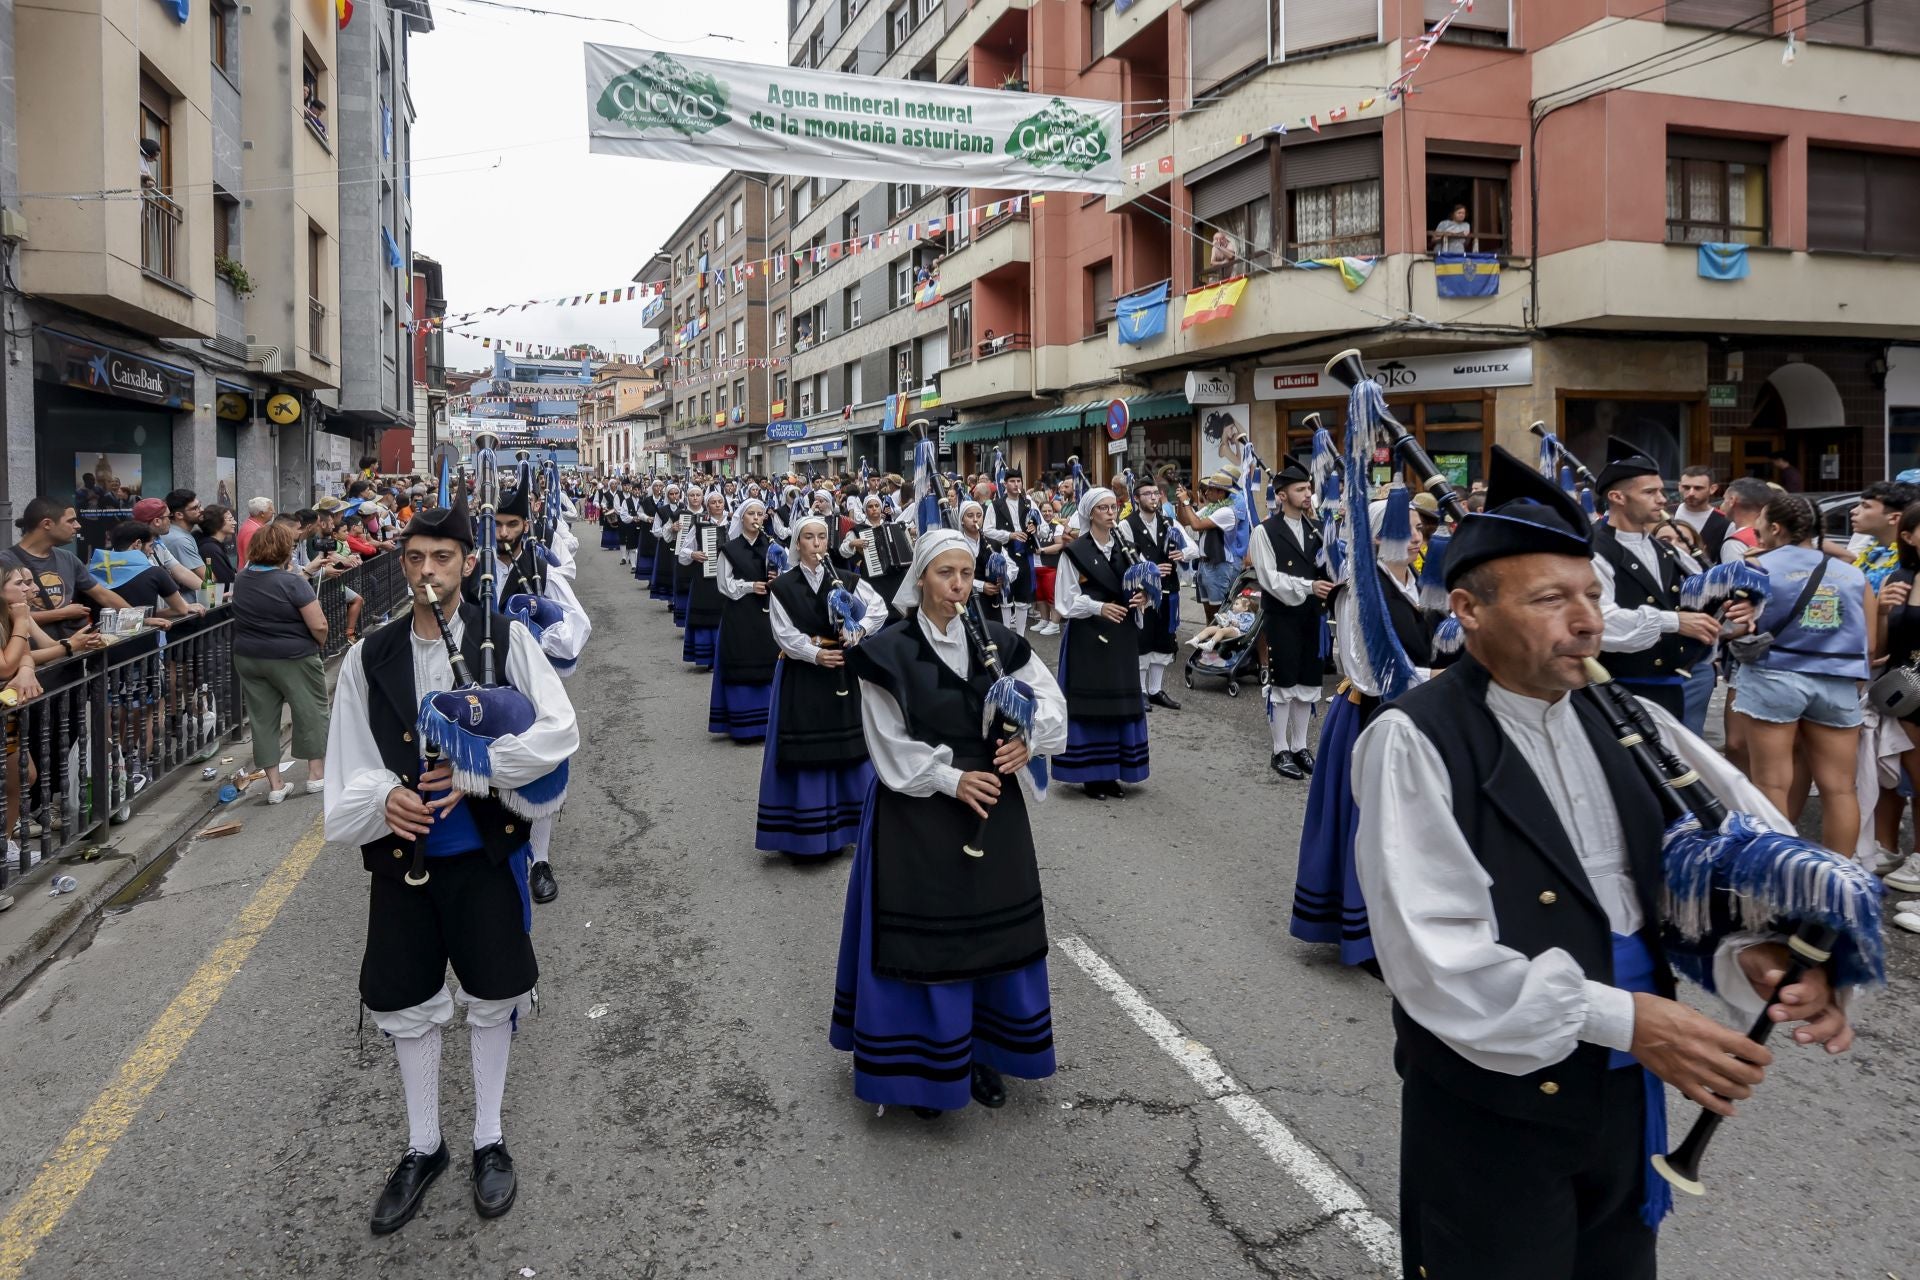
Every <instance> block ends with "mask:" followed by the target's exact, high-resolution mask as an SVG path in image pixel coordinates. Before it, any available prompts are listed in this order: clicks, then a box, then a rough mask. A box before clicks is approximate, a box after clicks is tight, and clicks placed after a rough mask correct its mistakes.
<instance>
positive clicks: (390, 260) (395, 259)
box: [380, 227, 407, 271]
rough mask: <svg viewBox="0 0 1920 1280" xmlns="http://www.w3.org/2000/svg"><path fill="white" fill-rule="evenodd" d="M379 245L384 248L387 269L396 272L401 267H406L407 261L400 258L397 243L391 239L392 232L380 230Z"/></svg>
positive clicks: (384, 229) (383, 228)
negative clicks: (389, 268)
mask: <svg viewBox="0 0 1920 1280" xmlns="http://www.w3.org/2000/svg"><path fill="white" fill-rule="evenodd" d="M380 243H381V244H382V245H385V246H386V250H387V265H388V266H389V267H391V268H392V269H393V270H395V271H398V270H399V269H400V268H401V267H404V266H406V265H407V260H406V259H405V258H403V257H401V256H400V244H399V242H398V241H396V240H395V239H394V238H393V232H391V231H389V230H387V229H386V228H385V227H382V228H380Z"/></svg>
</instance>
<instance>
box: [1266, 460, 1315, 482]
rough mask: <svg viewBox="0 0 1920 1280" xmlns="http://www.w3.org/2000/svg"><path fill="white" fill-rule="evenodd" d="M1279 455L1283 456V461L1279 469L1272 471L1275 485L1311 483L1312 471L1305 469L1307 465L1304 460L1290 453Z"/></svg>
mask: <svg viewBox="0 0 1920 1280" xmlns="http://www.w3.org/2000/svg"><path fill="white" fill-rule="evenodd" d="M1280 456H1281V457H1282V458H1284V459H1285V461H1283V462H1282V463H1281V464H1280V469H1279V470H1278V471H1276V472H1274V473H1273V483H1274V484H1275V485H1286V484H1311V483H1312V482H1313V473H1312V472H1311V471H1309V470H1308V469H1307V465H1306V464H1305V463H1304V462H1302V461H1300V459H1298V458H1296V457H1294V456H1293V455H1292V454H1290V453H1286V454H1282V455H1280Z"/></svg>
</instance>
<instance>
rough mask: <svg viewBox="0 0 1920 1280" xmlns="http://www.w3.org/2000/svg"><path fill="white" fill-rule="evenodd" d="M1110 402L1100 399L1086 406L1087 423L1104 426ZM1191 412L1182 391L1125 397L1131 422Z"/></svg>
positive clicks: (1177, 416)
mask: <svg viewBox="0 0 1920 1280" xmlns="http://www.w3.org/2000/svg"><path fill="white" fill-rule="evenodd" d="M1110 403H1111V401H1107V400H1102V401H1100V403H1098V404H1095V405H1090V406H1088V408H1087V425H1088V426H1090V427H1101V426H1105V425H1106V422H1107V405H1108V404H1110ZM1192 413H1193V406H1192V405H1191V404H1189V403H1188V402H1187V393H1186V392H1184V391H1153V392H1148V393H1146V394H1144V395H1137V396H1128V397H1127V417H1128V420H1129V421H1131V422H1151V421H1153V420H1154V419H1156V418H1184V417H1187V416H1189V415H1190V414H1192Z"/></svg>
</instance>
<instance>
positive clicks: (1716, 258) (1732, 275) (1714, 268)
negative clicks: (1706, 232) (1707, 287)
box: [1700, 244, 1747, 280]
mask: <svg viewBox="0 0 1920 1280" xmlns="http://www.w3.org/2000/svg"><path fill="white" fill-rule="evenodd" d="M1700 274H1701V276H1703V277H1704V278H1706V279H1708V280H1745V279H1746V278H1747V246H1745V245H1743V244H1703V245H1701V246H1700Z"/></svg>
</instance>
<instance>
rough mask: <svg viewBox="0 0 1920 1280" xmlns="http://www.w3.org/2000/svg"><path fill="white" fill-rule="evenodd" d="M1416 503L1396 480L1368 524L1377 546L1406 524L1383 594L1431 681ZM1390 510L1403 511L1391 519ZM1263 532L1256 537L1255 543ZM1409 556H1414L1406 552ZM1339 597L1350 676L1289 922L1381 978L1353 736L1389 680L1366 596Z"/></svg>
mask: <svg viewBox="0 0 1920 1280" xmlns="http://www.w3.org/2000/svg"><path fill="white" fill-rule="evenodd" d="M1361 496H1362V497H1364V495H1361ZM1407 506H1408V494H1407V490H1406V489H1405V488H1404V487H1400V486H1395V487H1394V488H1393V489H1392V490H1390V491H1389V493H1388V496H1387V497H1386V498H1383V499H1380V500H1378V501H1375V502H1374V503H1372V504H1371V506H1370V508H1369V510H1370V512H1371V515H1372V518H1371V519H1370V520H1369V521H1368V522H1367V524H1368V528H1370V529H1371V530H1372V531H1373V535H1374V541H1375V549H1376V553H1377V552H1378V551H1379V549H1380V544H1381V542H1383V541H1397V538H1396V539H1385V538H1383V534H1382V531H1383V530H1386V529H1388V528H1390V527H1393V528H1395V530H1396V532H1397V531H1398V528H1399V527H1400V526H1402V524H1403V522H1404V528H1405V530H1406V533H1407V539H1406V542H1405V544H1404V545H1405V547H1406V550H1405V552H1404V553H1403V552H1401V551H1399V549H1398V547H1395V548H1394V549H1393V553H1394V555H1395V559H1393V560H1387V559H1385V558H1381V559H1378V560H1376V561H1375V575H1376V576H1377V577H1378V578H1379V580H1380V587H1381V591H1380V600H1381V602H1382V603H1383V604H1384V605H1385V613H1386V617H1387V621H1388V622H1389V623H1390V624H1391V625H1392V628H1393V634H1394V636H1395V637H1396V638H1398V640H1399V641H1400V647H1401V648H1402V649H1403V650H1405V651H1406V655H1407V659H1408V660H1409V661H1410V662H1411V663H1412V664H1413V667H1414V672H1415V674H1416V675H1417V676H1419V677H1421V678H1425V675H1426V672H1427V671H1428V670H1429V669H1430V668H1431V666H1432V664H1433V628H1434V621H1435V620H1434V619H1433V618H1431V617H1430V616H1429V615H1428V614H1427V612H1426V611H1425V610H1424V609H1423V608H1422V607H1421V603H1420V583H1419V580H1418V579H1417V578H1416V577H1415V576H1414V573H1413V565H1412V562H1413V560H1414V558H1415V557H1418V556H1419V555H1420V553H1421V551H1422V549H1423V548H1424V546H1425V541H1426V540H1425V534H1424V529H1423V527H1422V525H1421V524H1420V523H1419V522H1418V521H1415V520H1413V519H1411V518H1409V515H1408V511H1407V509H1406V508H1407ZM1389 508H1398V510H1396V511H1395V512H1394V514H1393V515H1391V516H1390V515H1389V514H1388V510H1389ZM1260 536H1261V535H1260V534H1258V533H1256V534H1255V535H1254V537H1255V540H1256V543H1257V541H1258V539H1259V538H1260ZM1256 554H1257V552H1256ZM1402 554H1404V555H1405V556H1406V559H1405V560H1401V559H1399V558H1398V557H1399V556H1400V555H1402ZM1330 601H1331V604H1332V606H1333V614H1334V619H1335V621H1336V623H1337V626H1336V627H1335V628H1334V630H1335V633H1336V636H1337V644H1336V647H1335V650H1334V652H1335V654H1336V656H1337V658H1338V660H1339V664H1340V673H1341V675H1342V676H1343V677H1344V679H1343V680H1342V682H1341V685H1340V692H1339V693H1338V694H1336V695H1335V697H1334V699H1333V705H1332V707H1331V708H1330V709H1329V710H1328V711H1327V719H1326V723H1325V724H1324V725H1322V726H1321V729H1320V758H1319V760H1318V767H1317V768H1316V769H1314V771H1313V784H1312V785H1311V786H1310V787H1309V788H1308V790H1307V812H1306V817H1305V819H1304V821H1303V822H1302V823H1301V827H1300V862H1299V867H1298V870H1297V871H1296V873H1295V875H1294V882H1293V915H1292V918H1291V919H1290V920H1289V921H1288V922H1287V932H1288V933H1290V934H1292V935H1293V936H1294V937H1296V938H1299V939H1300V940H1301V941H1303V942H1322V943H1329V944H1332V945H1334V946H1337V947H1339V948H1340V963H1341V964H1349V965H1361V966H1364V967H1365V968H1367V970H1368V971H1369V972H1371V973H1373V974H1374V975H1375V976H1376V977H1377V976H1379V972H1380V966H1379V964H1378V963H1377V962H1376V961H1375V960H1374V958H1373V934H1372V931H1371V930H1370V929H1369V928H1368V926H1367V904H1366V901H1365V899H1364V898H1363V897H1362V896H1361V893H1360V880H1359V876H1358V874H1357V872H1356V871H1355V869H1354V862H1353V838H1354V832H1355V831H1356V830H1357V829H1358V827H1359V821H1360V814H1359V810H1358V808H1357V807H1356V806H1355V804H1354V796H1353V778H1352V772H1353V770H1352V763H1353V744H1354V741H1355V740H1356V739H1358V738H1359V736H1360V733H1361V731H1362V730H1364V729H1365V728H1366V727H1367V725H1368V724H1370V723H1371V722H1372V720H1373V718H1374V716H1375V715H1376V714H1377V713H1378V712H1379V710H1380V706H1381V702H1380V679H1379V677H1378V676H1377V675H1375V673H1374V672H1375V655H1374V654H1372V653H1370V652H1369V651H1368V649H1367V638H1366V629H1365V628H1364V627H1363V626H1362V625H1361V621H1360V602H1359V599H1358V593H1357V592H1356V591H1355V590H1354V587H1353V585H1352V584H1351V583H1345V582H1343V583H1341V584H1340V585H1339V586H1338V587H1336V588H1335V589H1334V592H1333V595H1332V596H1331V597H1330Z"/></svg>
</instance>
